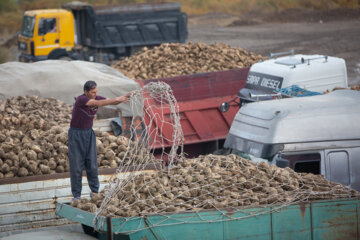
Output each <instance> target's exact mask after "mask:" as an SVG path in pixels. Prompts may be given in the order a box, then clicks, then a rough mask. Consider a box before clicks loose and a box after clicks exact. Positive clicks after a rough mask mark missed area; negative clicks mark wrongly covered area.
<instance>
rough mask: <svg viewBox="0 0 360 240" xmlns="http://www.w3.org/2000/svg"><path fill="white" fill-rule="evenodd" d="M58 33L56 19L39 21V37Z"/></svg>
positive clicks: (41, 19)
mask: <svg viewBox="0 0 360 240" xmlns="http://www.w3.org/2000/svg"><path fill="white" fill-rule="evenodd" d="M54 32H57V28H56V18H40V21H39V29H38V33H39V35H45V34H47V33H54Z"/></svg>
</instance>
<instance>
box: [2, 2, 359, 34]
mask: <svg viewBox="0 0 360 240" xmlns="http://www.w3.org/2000/svg"><path fill="white" fill-rule="evenodd" d="M70 1H71V0H0V34H1V35H2V36H4V34H5V35H6V34H7V33H10V34H11V33H14V32H16V31H18V30H19V29H20V27H21V18H22V15H23V12H24V11H26V10H31V9H42V8H60V7H61V6H62V5H63V4H64V3H67V2H70ZM86 2H88V3H90V4H94V5H103V4H126V3H144V2H148V3H149V2H150V3H154V2H181V4H182V9H183V11H185V12H187V13H188V14H189V15H192V14H205V13H209V12H225V13H230V14H235V15H238V14H241V13H244V12H250V11H260V12H264V13H271V12H277V11H281V10H284V9H288V8H307V9H316V10H326V9H334V8H359V7H360V0H87V1H86Z"/></svg>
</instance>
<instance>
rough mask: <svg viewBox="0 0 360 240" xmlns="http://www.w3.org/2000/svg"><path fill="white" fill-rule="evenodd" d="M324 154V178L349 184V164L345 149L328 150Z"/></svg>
mask: <svg viewBox="0 0 360 240" xmlns="http://www.w3.org/2000/svg"><path fill="white" fill-rule="evenodd" d="M325 155H326V178H327V179H328V180H329V181H331V182H338V183H341V184H343V185H345V186H349V185H350V164H349V153H348V151H347V150H328V151H326V152H325Z"/></svg>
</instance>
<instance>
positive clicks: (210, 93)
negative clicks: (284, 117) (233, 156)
mask: <svg viewBox="0 0 360 240" xmlns="http://www.w3.org/2000/svg"><path fill="white" fill-rule="evenodd" d="M248 72H249V68H240V69H232V70H228V71H218V72H209V73H200V74H193V75H185V76H176V77H168V78H159V79H147V80H139V81H138V82H139V84H140V86H141V87H142V86H144V85H146V84H148V83H150V82H156V81H162V82H165V83H167V84H168V85H169V86H170V87H171V89H172V91H173V94H174V96H175V98H176V100H177V103H178V105H179V114H180V124H181V127H182V131H183V134H184V152H186V154H187V156H189V157H195V156H197V155H199V154H206V153H211V152H213V151H215V150H217V149H218V148H219V147H221V146H222V144H223V141H224V139H225V138H226V136H227V134H228V132H229V129H230V126H231V124H232V121H233V119H234V117H235V114H236V113H237V111H238V110H239V107H238V105H237V104H235V103H234V104H231V105H230V109H229V111H227V112H221V111H220V109H219V106H220V104H221V103H223V102H227V101H229V100H231V99H233V98H235V97H236V96H237V93H238V91H239V89H241V88H243V87H244V86H245V83H246V77H247V74H248ZM146 104H148V105H150V104H151V105H156V104H158V103H156V102H155V101H150V102H148V103H146ZM145 107H147V106H145ZM158 113H159V114H161V115H162V116H163V117H162V119H169V118H168V117H169V115H170V112H169V110H165V111H161V112H158ZM144 121H145V123H146V124H148V123H149V117H148V116H144ZM159 124H160V121H153V122H152V127H151V129H155V128H156V127H158V128H157V129H158V132H157V134H159V135H161V136H163V139H164V140H165V141H164V145H165V146H164V147H171V145H172V142H171V140H170V139H172V134H173V129H172V127H171V126H170V125H166V124H165V125H163V126H165V127H160V126H159ZM160 131H161V132H160ZM150 132H152V131H150ZM150 139H151V136H150ZM150 145H152V143H150ZM153 145H154V148H155V149H162V147H163V146H160V144H157V143H154V144H153Z"/></svg>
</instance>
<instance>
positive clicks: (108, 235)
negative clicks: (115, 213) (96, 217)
mask: <svg viewBox="0 0 360 240" xmlns="http://www.w3.org/2000/svg"><path fill="white" fill-rule="evenodd" d="M106 225H107V232H106V239H107V240H113V233H112V226H111V217H106Z"/></svg>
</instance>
